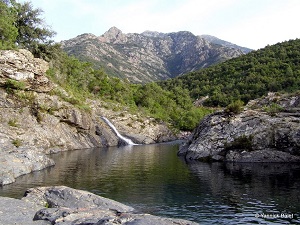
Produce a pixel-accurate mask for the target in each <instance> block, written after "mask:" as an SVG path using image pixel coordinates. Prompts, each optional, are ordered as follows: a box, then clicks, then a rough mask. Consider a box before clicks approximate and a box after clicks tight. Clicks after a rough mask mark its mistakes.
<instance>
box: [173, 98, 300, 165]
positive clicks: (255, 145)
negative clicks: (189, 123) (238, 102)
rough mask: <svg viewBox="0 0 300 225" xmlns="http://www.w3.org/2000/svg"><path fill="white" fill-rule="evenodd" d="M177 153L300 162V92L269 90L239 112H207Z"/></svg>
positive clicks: (206, 157)
mask: <svg viewBox="0 0 300 225" xmlns="http://www.w3.org/2000/svg"><path fill="white" fill-rule="evenodd" d="M178 154H179V155H183V156H185V158H186V159H192V160H204V161H231V162H299V161H300V95H299V93H296V94H277V93H269V95H268V96H266V97H263V98H261V99H257V100H252V101H250V102H249V103H248V105H247V106H246V107H245V108H244V110H242V111H241V112H240V113H237V114H234V113H232V112H228V110H227V111H226V110H224V111H219V112H216V113H214V114H211V115H209V116H207V117H206V118H205V119H204V120H203V121H201V122H200V124H199V126H198V127H197V128H196V129H195V131H194V133H193V135H192V137H191V138H190V140H189V141H188V142H187V143H186V144H184V145H182V146H181V148H180V150H179V152H178Z"/></svg>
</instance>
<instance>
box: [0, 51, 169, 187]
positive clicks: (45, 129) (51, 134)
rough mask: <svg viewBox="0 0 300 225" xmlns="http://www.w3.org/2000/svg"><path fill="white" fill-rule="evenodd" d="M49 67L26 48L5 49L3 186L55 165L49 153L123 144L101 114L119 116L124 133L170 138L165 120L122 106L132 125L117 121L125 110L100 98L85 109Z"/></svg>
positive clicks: (0, 69)
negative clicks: (116, 109) (49, 75)
mask: <svg viewBox="0 0 300 225" xmlns="http://www.w3.org/2000/svg"><path fill="white" fill-rule="evenodd" d="M1 57H2V58H1ZM47 68H48V64H47V63H46V62H44V61H42V60H40V59H35V58H34V57H33V56H32V54H31V53H30V52H28V51H26V50H19V51H0V130H1V132H0V186H1V185H5V184H9V183H11V182H14V180H15V178H16V177H18V176H20V175H23V174H26V173H30V172H31V171H36V170H41V169H43V168H45V167H48V166H51V165H53V164H54V162H53V161H52V160H51V159H49V158H48V156H46V154H51V153H56V152H59V151H66V150H73V149H83V148H93V147H105V146H116V145H118V137H117V136H116V135H115V133H114V132H113V131H112V130H111V129H110V127H108V126H107V124H106V123H105V122H104V121H103V120H102V119H101V116H106V117H107V118H109V119H114V120H113V123H114V125H116V126H117V128H118V130H119V132H120V133H122V134H123V133H126V134H127V136H129V137H130V136H135V135H138V137H139V138H137V139H136V141H137V143H153V142H156V141H161V140H170V139H171V138H170V137H171V135H170V132H169V130H168V129H167V128H166V126H165V125H160V124H155V123H149V125H148V124H146V123H144V121H145V120H146V119H145V118H143V117H142V116H139V121H138V120H137V119H136V120H134V117H133V116H129V115H130V114H129V113H124V112H123V115H124V116H125V118H129V117H130V118H132V119H130V123H131V124H133V125H131V126H129V125H128V123H129V122H128V121H127V123H124V124H123V125H122V126H118V124H121V123H119V121H118V120H117V119H116V118H118V116H119V114H120V113H118V112H113V111H112V110H108V109H104V108H103V107H104V103H103V102H101V101H96V100H95V101H90V100H87V101H86V102H83V103H81V104H82V105H83V106H84V107H83V108H85V110H84V109H81V108H80V107H81V106H82V105H76V104H75V105H74V104H71V103H70V102H72V101H68V100H69V99H71V100H72V96H69V95H68V94H67V93H66V92H65V91H64V90H62V89H61V88H60V87H58V86H57V85H55V84H53V83H52V82H51V81H49V80H48V78H47V77H46V76H45V72H46V69H47ZM1 85H2V87H1ZM114 115H115V116H114ZM123 121H125V120H123ZM126 126H127V127H128V128H126ZM134 126H139V127H140V129H139V130H138V129H135V128H133V127H134ZM148 128H149V129H148ZM141 130H143V132H142V131H141ZM152 130H153V132H151V131H152ZM156 132H157V133H156ZM158 136H159V138H157V137H158ZM163 138H165V139H163Z"/></svg>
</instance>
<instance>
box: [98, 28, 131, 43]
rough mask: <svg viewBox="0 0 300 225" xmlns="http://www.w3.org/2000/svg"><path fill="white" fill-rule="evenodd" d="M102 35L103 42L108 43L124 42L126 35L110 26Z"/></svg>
mask: <svg viewBox="0 0 300 225" xmlns="http://www.w3.org/2000/svg"><path fill="white" fill-rule="evenodd" d="M102 37H103V38H104V40H105V42H110V43H117V42H126V40H127V39H126V35H125V34H123V32H122V31H121V30H120V29H119V28H117V27H111V28H110V29H109V30H108V31H106V32H105V33H104V34H103V35H102Z"/></svg>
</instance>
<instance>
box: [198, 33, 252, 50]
mask: <svg viewBox="0 0 300 225" xmlns="http://www.w3.org/2000/svg"><path fill="white" fill-rule="evenodd" d="M200 37H201V38H204V39H205V40H207V41H209V42H211V43H214V44H218V45H222V46H225V47H228V48H234V49H240V50H241V51H242V52H243V53H245V54H247V53H249V52H251V51H253V49H250V48H245V47H241V46H238V45H236V44H233V43H231V42H228V41H224V40H222V39H219V38H217V37H214V36H211V35H207V34H204V35H200Z"/></svg>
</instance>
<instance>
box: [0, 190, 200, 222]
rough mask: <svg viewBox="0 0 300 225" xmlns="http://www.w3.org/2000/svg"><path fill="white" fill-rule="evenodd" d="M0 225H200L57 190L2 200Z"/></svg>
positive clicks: (0, 202) (85, 192) (117, 203)
mask: <svg viewBox="0 0 300 225" xmlns="http://www.w3.org/2000/svg"><path fill="white" fill-rule="evenodd" d="M0 224H6V225H10V224H22V225H31V224H59V225H70V224H72V225H92V224H95V225H100V224H101V225H102V224H103V225H109V224H128V225H135V224H138V225H150V224H155V225H156V224H162V225H168V224H178V225H188V224H190V225H193V224H197V223H195V222H191V221H187V220H181V219H171V218H164V217H158V216H152V215H149V214H137V213H135V212H134V209H133V208H132V207H129V206H126V205H124V204H122V203H119V202H116V201H113V200H110V199H107V198H104V197H101V196H98V195H95V194H92V193H90V192H87V191H81V190H76V189H72V188H69V187H65V186H55V187H39V188H32V189H29V190H27V191H26V193H25V195H24V197H23V198H22V199H21V200H19V199H12V198H5V197H1V198H0Z"/></svg>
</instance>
